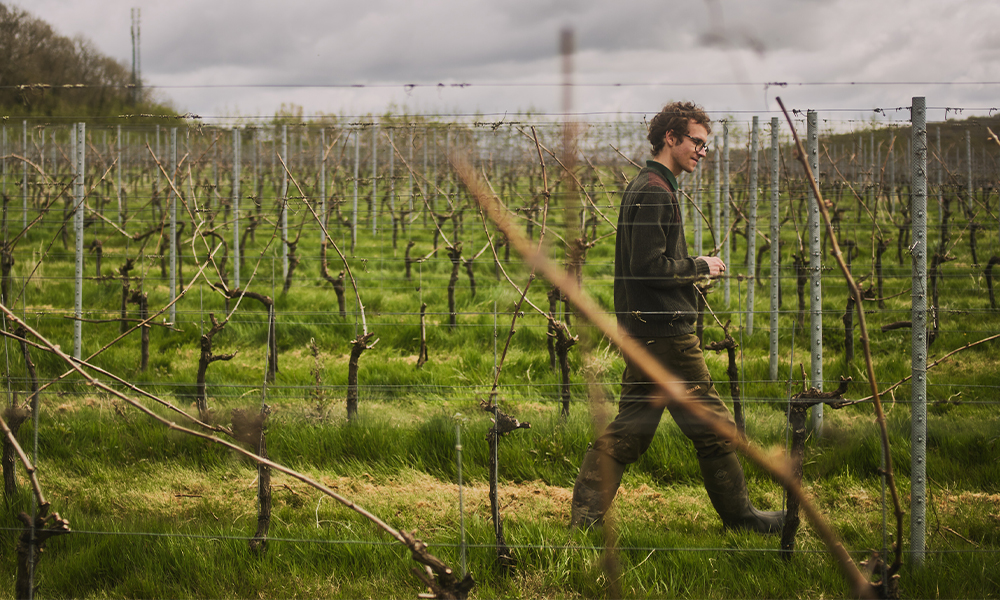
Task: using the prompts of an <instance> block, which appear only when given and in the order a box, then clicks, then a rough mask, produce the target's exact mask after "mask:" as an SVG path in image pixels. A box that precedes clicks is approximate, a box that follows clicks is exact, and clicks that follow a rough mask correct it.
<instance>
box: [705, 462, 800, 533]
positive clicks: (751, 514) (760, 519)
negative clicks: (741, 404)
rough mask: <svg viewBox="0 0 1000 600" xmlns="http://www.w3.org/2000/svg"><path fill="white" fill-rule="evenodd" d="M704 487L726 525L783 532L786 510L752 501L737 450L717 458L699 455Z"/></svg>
mask: <svg viewBox="0 0 1000 600" xmlns="http://www.w3.org/2000/svg"><path fill="white" fill-rule="evenodd" d="M698 462H699V463H701V475H702V477H704V478H705V490H706V491H707V492H708V497H709V499H710V500H711V501H712V506H714V507H715V511H716V512H717V513H719V517H721V518H722V525H723V526H724V527H725V528H726V529H743V530H747V531H756V532H757V533H763V534H769V535H773V534H778V533H781V529H782V527H784V525H785V511H783V510H776V511H761V510H757V509H756V508H754V507H753V505H752V504H750V498H749V496H748V495H747V484H746V479H744V477H743V467H742V466H741V465H740V461H739V458H737V456H736V453H735V452H730V453H729V454H724V455H722V456H717V457H714V458H701V457H698Z"/></svg>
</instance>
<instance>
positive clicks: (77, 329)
mask: <svg viewBox="0 0 1000 600" xmlns="http://www.w3.org/2000/svg"><path fill="white" fill-rule="evenodd" d="M75 141H76V144H75V148H74V152H75V153H76V156H75V159H76V165H75V167H74V169H75V171H76V173H74V178H73V181H74V186H73V200H74V203H75V204H76V209H75V210H74V211H73V228H74V229H75V230H76V286H75V288H74V293H73V314H74V315H75V316H76V319H74V320H73V358H76V359H78V360H79V358H80V357H81V356H82V349H83V321H81V320H80V319H82V318H83V216H84V210H85V209H84V200H85V198H86V193H87V188H86V185H85V184H84V181H83V180H84V176H85V174H86V172H87V168H86V167H87V165H86V157H87V125H86V124H85V123H77V124H76V140H75ZM25 154H27V152H26V153H25ZM25 214H27V213H25Z"/></svg>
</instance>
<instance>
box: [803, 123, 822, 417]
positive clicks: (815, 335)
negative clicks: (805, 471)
mask: <svg viewBox="0 0 1000 600" xmlns="http://www.w3.org/2000/svg"><path fill="white" fill-rule="evenodd" d="M806 139H807V145H806V155H807V157H808V160H809V168H810V169H812V172H813V179H815V180H816V181H817V183H818V181H819V179H818V177H819V116H818V115H817V113H816V111H814V110H810V111H808V112H806ZM808 231H809V273H810V280H809V350H810V370H809V373H810V377H809V379H810V385H812V386H813V387H815V388H816V389H818V390H821V391H822V389H823V283H822V274H823V273H822V270H823V260H822V259H823V255H822V254H823V250H822V244H821V243H820V213H819V205H818V204H817V199H816V194H814V193H813V192H812V187H810V188H809V224H808ZM812 427H813V431H815V432H816V435H822V433H823V404H822V403H820V404H817V405H816V406H814V407H813V409H812Z"/></svg>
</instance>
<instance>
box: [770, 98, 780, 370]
mask: <svg viewBox="0 0 1000 600" xmlns="http://www.w3.org/2000/svg"><path fill="white" fill-rule="evenodd" d="M780 123H781V121H780V120H779V119H778V117H771V332H770V333H771V337H770V340H769V342H770V359H769V363H768V366H769V368H770V375H771V381H777V380H778V312H779V310H780V309H781V306H780V305H779V303H778V298H779V296H780V293H781V279H780V277H779V275H780V274H779V271H780V268H781V244H780V240H779V239H778V238H779V237H780V236H781V213H780V211H779V210H778V209H779V207H778V192H779V188H778V182H779V178H780V176H781V174H780V172H779V168H780V166H781V156H780V154H779V153H778V152H779V149H778V129H779V127H780Z"/></svg>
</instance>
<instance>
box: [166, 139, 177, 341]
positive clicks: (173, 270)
mask: <svg viewBox="0 0 1000 600" xmlns="http://www.w3.org/2000/svg"><path fill="white" fill-rule="evenodd" d="M167 173H168V174H169V175H170V181H169V182H167V184H168V191H167V206H168V209H169V210H170V302H171V305H170V322H171V323H176V322H177V305H176V304H173V301H174V300H175V299H176V298H177V195H176V194H174V188H175V187H176V184H177V128H176V127H171V128H170V167H169V169H168V170H167Z"/></svg>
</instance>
